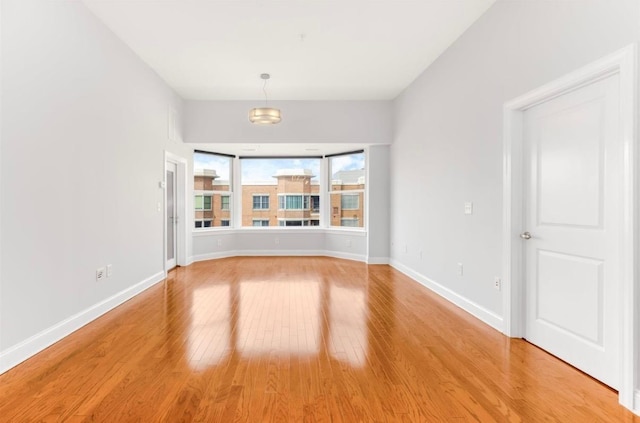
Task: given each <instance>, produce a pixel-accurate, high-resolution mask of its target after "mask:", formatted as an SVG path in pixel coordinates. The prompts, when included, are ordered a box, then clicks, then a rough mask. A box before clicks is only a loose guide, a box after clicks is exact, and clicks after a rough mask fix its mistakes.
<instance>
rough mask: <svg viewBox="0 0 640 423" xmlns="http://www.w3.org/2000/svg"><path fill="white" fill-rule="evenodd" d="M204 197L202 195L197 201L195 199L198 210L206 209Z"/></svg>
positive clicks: (196, 197) (197, 197) (198, 196)
mask: <svg viewBox="0 0 640 423" xmlns="http://www.w3.org/2000/svg"><path fill="white" fill-rule="evenodd" d="M203 198H204V197H203V196H202V195H196V196H195V199H194V202H193V204H194V207H195V209H196V210H202V208H203V207H204V201H203Z"/></svg>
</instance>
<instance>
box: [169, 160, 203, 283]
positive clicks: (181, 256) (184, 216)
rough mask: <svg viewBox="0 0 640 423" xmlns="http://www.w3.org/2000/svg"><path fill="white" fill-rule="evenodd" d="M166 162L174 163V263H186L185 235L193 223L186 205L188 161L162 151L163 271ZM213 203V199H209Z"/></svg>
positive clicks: (188, 238)
mask: <svg viewBox="0 0 640 423" xmlns="http://www.w3.org/2000/svg"><path fill="white" fill-rule="evenodd" d="M167 162H170V163H174V164H175V165H176V198H175V201H176V211H177V218H178V224H177V225H176V237H177V242H176V245H177V246H178V249H177V251H176V264H177V265H178V266H186V265H187V264H188V260H187V251H188V246H189V242H190V241H191V238H190V237H188V236H187V234H188V233H189V226H190V225H193V224H194V223H193V221H192V220H191V216H193V211H192V212H191V213H189V212H188V206H189V205H190V204H191V203H190V202H189V201H188V200H187V193H188V192H189V185H188V184H189V181H188V178H187V169H188V164H187V163H188V162H187V159H186V158H184V157H181V156H178V155H176V154H173V153H171V152H170V151H166V150H165V152H164V164H163V168H164V171H163V175H162V180H163V181H164V183H165V188H164V189H163V190H162V199H163V201H162V204H163V207H162V208H163V211H162V213H163V217H164V218H163V220H162V222H163V225H162V226H163V227H162V234H163V240H162V245H163V252H162V263H163V265H162V268H163V269H164V271H165V272H167V271H168V269H167V268H166V267H167V245H166V244H167V236H166V228H167V189H166V184H167V181H166V175H167ZM191 184H192V185H193V179H192V180H191ZM211 203H212V205H213V199H212V200H211Z"/></svg>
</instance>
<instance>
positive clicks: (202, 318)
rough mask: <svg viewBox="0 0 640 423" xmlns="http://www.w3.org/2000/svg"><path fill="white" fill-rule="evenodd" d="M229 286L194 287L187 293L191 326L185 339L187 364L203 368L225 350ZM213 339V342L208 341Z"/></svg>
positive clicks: (227, 330) (221, 355)
mask: <svg viewBox="0 0 640 423" xmlns="http://www.w3.org/2000/svg"><path fill="white" fill-rule="evenodd" d="M229 292H230V290H229V286H228V285H220V286H210V287H206V288H198V289H196V290H194V291H193V294H192V296H191V313H190V318H191V323H190V326H191V328H190V329H189V331H188V333H189V335H188V339H187V349H188V353H189V354H188V356H187V357H188V360H189V365H190V366H191V368H192V369H194V370H204V369H206V368H208V367H211V366H215V365H217V364H219V363H220V362H221V361H223V360H224V358H225V357H226V356H227V355H228V354H229V351H230V347H233V346H232V345H229V342H230V336H231V333H230V332H231V331H230V322H229ZM212 339H215V340H216V341H215V342H211V340H212Z"/></svg>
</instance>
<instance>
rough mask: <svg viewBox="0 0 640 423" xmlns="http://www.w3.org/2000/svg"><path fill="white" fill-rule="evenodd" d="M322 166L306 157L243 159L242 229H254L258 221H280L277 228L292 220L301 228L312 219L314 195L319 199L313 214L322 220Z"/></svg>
mask: <svg viewBox="0 0 640 423" xmlns="http://www.w3.org/2000/svg"><path fill="white" fill-rule="evenodd" d="M321 163H322V160H321V159H306V158H301V159H291V158H270V159H251V158H244V159H242V160H241V162H240V168H241V172H240V174H241V179H242V180H241V184H242V201H241V203H242V226H253V225H254V224H255V223H254V222H255V221H256V220H261V221H270V222H272V224H273V225H276V221H277V222H278V223H277V225H278V226H280V225H281V226H289V225H287V224H286V223H285V222H287V221H289V220H292V221H298V222H299V224H298V226H301V225H302V221H303V220H309V219H310V218H311V213H312V210H311V208H312V204H311V203H312V201H313V200H311V199H310V197H309V196H311V195H315V196H316V197H317V201H316V203H314V204H315V205H316V207H317V210H316V211H315V212H314V213H315V214H316V215H315V217H316V219H319V216H318V214H319V210H320V196H319V195H320V183H319V181H318V175H320V166H321ZM276 219H277V220H276Z"/></svg>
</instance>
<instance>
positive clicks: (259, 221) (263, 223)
mask: <svg viewBox="0 0 640 423" xmlns="http://www.w3.org/2000/svg"><path fill="white" fill-rule="evenodd" d="M253 226H269V219H253Z"/></svg>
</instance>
